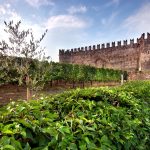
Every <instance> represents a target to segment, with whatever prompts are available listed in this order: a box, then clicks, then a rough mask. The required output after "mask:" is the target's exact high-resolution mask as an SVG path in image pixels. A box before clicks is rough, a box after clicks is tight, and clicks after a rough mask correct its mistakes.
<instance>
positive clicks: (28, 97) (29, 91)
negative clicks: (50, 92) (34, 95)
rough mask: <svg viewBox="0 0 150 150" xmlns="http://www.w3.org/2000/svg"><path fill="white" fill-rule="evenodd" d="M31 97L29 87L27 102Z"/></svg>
mask: <svg viewBox="0 0 150 150" xmlns="http://www.w3.org/2000/svg"><path fill="white" fill-rule="evenodd" d="M30 97H31V95H30V88H29V87H27V101H28V100H29V99H30Z"/></svg>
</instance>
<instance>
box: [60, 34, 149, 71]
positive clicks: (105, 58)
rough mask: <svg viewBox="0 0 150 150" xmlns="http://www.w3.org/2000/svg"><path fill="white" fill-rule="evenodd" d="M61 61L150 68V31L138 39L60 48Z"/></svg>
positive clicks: (122, 67)
mask: <svg viewBox="0 0 150 150" xmlns="http://www.w3.org/2000/svg"><path fill="white" fill-rule="evenodd" d="M141 53H142V54H141ZM141 60H142V63H141V62H140V61H141ZM59 61H60V62H64V63H72V64H85V65H91V66H94V67H105V68H113V69H124V70H136V69H137V68H138V69H139V68H141V66H142V65H143V66H144V67H143V66H142V67H143V68H145V69H149V70H150V33H147V36H145V33H143V34H142V35H141V37H140V38H137V39H136V40H135V39H129V40H123V41H116V42H115V41H113V42H111V43H102V44H97V45H92V46H91V45H90V46H85V47H78V48H72V49H67V50H65V49H60V50H59ZM139 62H140V63H139ZM141 64H142V65H141ZM139 66H140V67H139Z"/></svg>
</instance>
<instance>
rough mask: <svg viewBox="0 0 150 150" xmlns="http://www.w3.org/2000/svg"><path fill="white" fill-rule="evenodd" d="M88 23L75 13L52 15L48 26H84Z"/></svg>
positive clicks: (50, 27)
mask: <svg viewBox="0 0 150 150" xmlns="http://www.w3.org/2000/svg"><path fill="white" fill-rule="evenodd" d="M86 25H87V23H86V22H85V21H84V20H81V19H79V18H78V17H76V16H73V15H58V16H52V17H50V18H49V19H48V21H47V23H46V27H47V28H48V29H54V28H84V27H86Z"/></svg>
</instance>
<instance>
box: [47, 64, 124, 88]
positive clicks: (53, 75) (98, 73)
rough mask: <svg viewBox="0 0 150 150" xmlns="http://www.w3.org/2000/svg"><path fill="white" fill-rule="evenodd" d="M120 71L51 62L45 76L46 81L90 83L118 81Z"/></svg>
mask: <svg viewBox="0 0 150 150" xmlns="http://www.w3.org/2000/svg"><path fill="white" fill-rule="evenodd" d="M121 73H122V72H121V71H119V70H113V69H104V68H95V67H91V66H85V65H77V64H61V63H54V62H51V64H50V71H49V72H48V74H47V75H46V80H47V81H52V80H64V81H65V82H68V81H69V82H72V83H73V86H74V83H76V82H82V83H83V84H84V82H89V81H91V83H92V81H102V82H105V81H106V82H108V81H120V76H121Z"/></svg>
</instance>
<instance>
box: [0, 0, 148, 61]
mask: <svg viewBox="0 0 150 150" xmlns="http://www.w3.org/2000/svg"><path fill="white" fill-rule="evenodd" d="M4 20H6V21H9V20H14V21H19V20H21V21H22V27H23V28H32V29H33V32H34V34H35V37H36V38H37V39H38V38H39V37H40V35H41V34H42V33H43V32H44V30H45V29H48V33H47V35H46V37H45V39H44V40H43V42H42V46H43V47H46V53H47V55H49V56H51V57H52V60H53V61H58V60H59V59H58V52H59V49H70V48H78V47H82V46H90V45H96V44H102V43H107V42H112V41H117V40H126V39H128V40H129V39H130V38H131V39H132V38H135V39H136V38H138V37H139V36H140V35H141V34H142V33H143V32H145V33H146V32H150V0H0V38H1V39H5V37H6V36H5V33H4V32H3V29H4V23H3V22H4Z"/></svg>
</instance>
